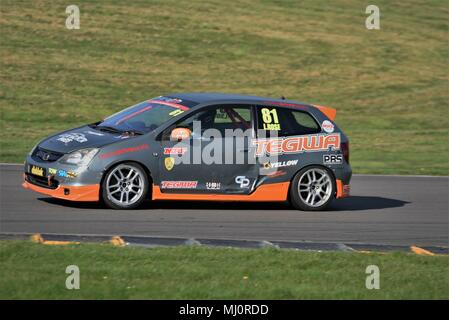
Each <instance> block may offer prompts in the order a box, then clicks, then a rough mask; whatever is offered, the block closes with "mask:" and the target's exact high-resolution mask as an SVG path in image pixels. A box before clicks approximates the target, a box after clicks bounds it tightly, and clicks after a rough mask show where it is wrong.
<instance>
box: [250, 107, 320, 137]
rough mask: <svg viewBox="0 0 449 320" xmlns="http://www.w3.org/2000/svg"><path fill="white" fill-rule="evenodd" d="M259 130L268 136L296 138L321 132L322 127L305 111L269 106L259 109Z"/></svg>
mask: <svg viewBox="0 0 449 320" xmlns="http://www.w3.org/2000/svg"><path fill="white" fill-rule="evenodd" d="M257 123H258V125H257V127H258V130H259V131H260V130H262V131H264V132H266V136H267V137H270V136H272V135H277V136H294V135H304V134H312V133H318V132H320V131H321V130H320V126H319V125H318V123H317V122H316V121H315V120H314V119H313V117H312V116H311V115H310V114H308V113H307V112H304V111H299V110H293V109H288V108H277V107H269V106H258V107H257Z"/></svg>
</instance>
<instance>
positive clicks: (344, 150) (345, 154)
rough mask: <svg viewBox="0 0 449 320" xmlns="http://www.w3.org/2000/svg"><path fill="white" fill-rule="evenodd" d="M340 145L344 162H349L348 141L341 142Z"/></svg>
mask: <svg viewBox="0 0 449 320" xmlns="http://www.w3.org/2000/svg"><path fill="white" fill-rule="evenodd" d="M340 147H341V151H342V153H343V157H344V158H345V160H346V162H347V163H349V142H342V143H341V146H340Z"/></svg>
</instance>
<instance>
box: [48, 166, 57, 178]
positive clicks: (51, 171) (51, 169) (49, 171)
mask: <svg viewBox="0 0 449 320" xmlns="http://www.w3.org/2000/svg"><path fill="white" fill-rule="evenodd" d="M56 172H58V170H56V169H54V168H48V174H50V175H52V176H54V175H55V174H56Z"/></svg>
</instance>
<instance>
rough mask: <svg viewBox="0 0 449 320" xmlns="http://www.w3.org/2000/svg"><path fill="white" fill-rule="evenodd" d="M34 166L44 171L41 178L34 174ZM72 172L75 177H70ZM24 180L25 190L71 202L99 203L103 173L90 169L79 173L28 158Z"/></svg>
mask: <svg viewBox="0 0 449 320" xmlns="http://www.w3.org/2000/svg"><path fill="white" fill-rule="evenodd" d="M33 166H37V167H39V168H42V169H43V170H42V171H41V172H40V176H37V175H36V174H35V173H33V172H32V170H31V167H33ZM51 168H55V169H51ZM51 170H53V171H51ZM72 172H73V176H71V175H70V173H72ZM61 173H64V174H61ZM23 179H24V182H23V184H22V186H23V187H24V188H25V189H29V190H33V191H36V192H39V193H42V194H45V195H48V196H51V197H54V198H59V199H66V200H71V201H98V200H99V199H100V181H101V173H99V172H94V171H91V170H89V169H85V170H83V171H80V172H78V171H75V170H74V168H73V167H70V166H65V165H62V164H59V163H57V162H52V163H43V162H37V161H35V160H33V159H32V158H31V157H30V156H28V157H27V160H26V161H25V166H24V174H23Z"/></svg>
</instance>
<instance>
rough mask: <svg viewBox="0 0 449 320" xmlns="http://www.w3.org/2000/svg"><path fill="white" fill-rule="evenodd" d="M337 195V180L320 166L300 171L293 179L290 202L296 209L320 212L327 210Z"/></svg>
mask: <svg viewBox="0 0 449 320" xmlns="http://www.w3.org/2000/svg"><path fill="white" fill-rule="evenodd" d="M334 195H335V179H334V176H333V175H332V173H331V172H330V171H329V170H328V169H326V168H324V167H320V166H310V167H306V168H304V169H302V170H300V171H299V172H298V173H297V174H296V175H295V177H294V178H293V182H292V186H291V188H290V201H291V203H292V205H293V206H294V207H295V208H296V209H300V210H304V211H319V210H323V209H325V208H326V207H327V206H328V205H329V204H330V203H331V202H332V200H333V198H334Z"/></svg>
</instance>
